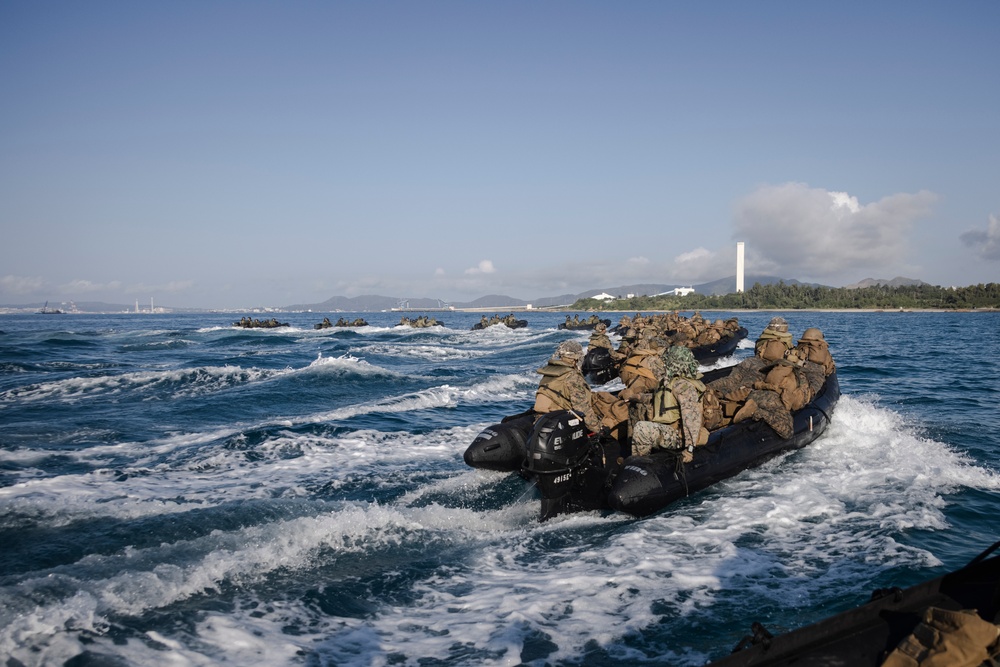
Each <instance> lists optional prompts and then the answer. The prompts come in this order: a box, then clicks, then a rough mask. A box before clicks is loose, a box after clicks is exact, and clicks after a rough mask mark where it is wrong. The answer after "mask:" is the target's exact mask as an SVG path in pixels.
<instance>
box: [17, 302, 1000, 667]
mask: <svg viewBox="0 0 1000 667" xmlns="http://www.w3.org/2000/svg"><path fill="white" fill-rule="evenodd" d="M430 314H432V315H434V316H436V317H438V318H439V319H441V320H443V321H444V323H445V326H442V327H434V328H430V329H411V328H403V327H398V326H396V324H397V323H398V322H399V318H400V313H391V312H390V313H356V314H355V313H333V314H330V315H331V317H332V319H334V320H335V319H336V318H337V317H339V316H345V317H349V318H353V317H357V316H361V317H364V318H366V319H367V320H368V321H369V322H370V324H371V326H366V327H360V328H357V329H326V330H315V329H314V328H313V324H314V323H316V322H319V321H320V320H321V319H322V317H323V316H324V315H327V313H295V314H283V315H279V316H278V317H279V318H280V319H281V320H282V321H287V322H289V323H290V324H291V326H290V327H287V328H280V329H270V330H261V329H258V330H244V329H238V328H234V327H232V326H231V324H232V322H233V320H236V319H239V315H238V314H237V315H233V314H224V313H223V314H203V315H192V314H185V315H150V314H122V315H94V316H88V315H71V314H67V315H36V314H29V315H3V316H0V331H2V333H0V656H2V658H3V660H5V662H4V665H5V666H7V667H16V666H18V665H63V664H66V663H67V661H70V662H69V663H68V664H70V665H74V666H77V667H78V666H81V665H109V666H121V665H172V666H174V665H176V666H187V665H191V666H201V665H239V666H240V667H247V666H254V665H261V666H265V665H266V666H268V667H273V666H275V665H344V666H361V665H365V666H367V665H414V666H417V665H420V666H422V667H432V666H459V665H462V666H464V665H520V664H527V665H537V666H541V665H621V664H647V663H648V664H657V665H664V664H665V665H702V664H705V663H706V662H708V661H710V660H714V659H718V658H721V657H724V656H725V655H727V654H728V653H729V652H730V651H731V649H732V648H733V647H734V646H735V645H736V644H737V643H738V642H739V641H740V639H741V638H742V637H743V636H744V635H746V634H748V633H749V632H750V626H751V623H753V622H754V621H759V622H761V623H762V624H763V625H764V626H765V627H766V628H768V629H769V630H770V631H771V632H773V633H780V632H784V631H788V630H790V629H793V628H797V627H801V626H803V625H805V624H808V623H811V622H813V621H817V620H820V619H822V618H824V617H826V616H828V615H830V614H833V613H835V612H838V611H842V610H844V609H847V608H850V607H853V606H856V605H859V604H862V603H864V602H866V601H867V600H868V599H869V596H870V593H871V591H872V590H874V589H876V588H882V587H887V586H892V585H898V586H908V585H911V584H913V583H916V582H919V581H923V580H926V579H930V578H933V577H936V576H938V575H940V574H942V573H944V572H946V571H948V570H950V569H954V568H956V567H959V566H962V565H964V564H966V563H967V562H968V561H969V560H971V559H972V558H973V557H975V556H976V555H977V554H979V553H980V552H981V551H982V550H984V549H985V548H987V547H988V546H990V545H991V544H993V543H994V542H995V541H997V540H1000V474H998V460H1000V409H998V405H1000V314H998V313H895V312H886V313H818V312H801V311H797V312H787V313H782V314H783V315H784V316H785V317H786V319H788V321H789V323H790V325H791V329H792V332H793V333H794V334H796V336H797V335H798V334H800V333H801V332H802V331H803V330H804V329H805V328H806V327H810V326H818V327H820V328H821V329H822V330H823V331H824V333H825V334H826V337H827V340H828V341H829V342H830V347H831V350H832V352H833V355H834V358H835V360H836V362H837V365H838V371H839V378H840V383H841V387H842V391H843V397H842V398H841V401H840V403H839V405H838V406H837V409H836V412H835V414H834V416H833V421H832V424H831V427H830V428H829V430H828V431H827V432H826V433H825V434H824V435H823V436H822V437H821V438H820V439H819V440H817V441H816V442H815V443H813V444H812V445H810V446H809V447H807V448H805V449H803V450H801V451H797V452H794V453H791V454H788V455H785V456H783V457H781V458H778V459H775V460H773V461H771V462H769V463H767V464H766V465H765V466H763V467H761V468H758V469H755V470H750V471H746V472H744V473H742V474H740V475H739V476H737V477H735V478H732V479H731V480H729V481H727V482H724V483H722V484H719V485H717V486H716V487H713V488H712V489H709V490H707V491H704V492H701V493H698V494H696V495H694V496H692V497H690V498H687V499H685V500H683V501H681V502H679V503H677V504H675V505H673V506H671V507H669V508H668V509H666V510H665V511H663V512H661V513H660V514H657V515H654V516H651V517H647V518H644V519H634V518H630V517H627V516H622V515H619V514H613V513H583V514H576V515H570V516H564V517H559V518H557V519H555V520H552V521H548V522H545V523H539V522H538V521H537V514H538V505H539V503H538V499H537V496H536V495H535V490H534V489H533V488H531V487H530V486H529V485H528V484H527V483H526V482H524V481H523V480H522V479H521V478H519V477H518V476H517V475H513V474H511V475H507V474H501V473H492V472H484V471H477V470H472V469H470V468H468V467H466V466H465V464H464V462H463V459H462V454H463V452H464V451H465V449H466V447H467V446H468V445H469V443H471V442H472V440H473V439H474V438H475V436H476V435H477V434H478V433H479V432H480V430H482V429H483V428H484V427H486V426H488V425H490V424H492V423H495V422H497V421H499V420H500V419H501V418H502V417H504V416H505V415H508V414H512V413H515V412H519V411H521V410H522V409H525V408H526V407H528V405H529V404H530V402H531V401H532V400H533V396H534V390H535V388H536V386H537V377H538V376H537V375H536V374H535V373H534V369H535V368H537V367H539V366H541V365H542V364H543V363H544V361H545V360H546V358H547V357H548V356H549V355H550V354H551V353H552V351H553V350H554V349H555V348H556V346H557V345H558V344H559V342H561V341H563V340H566V339H576V340H579V341H581V342H583V343H585V342H586V339H587V333H586V332H567V331H562V330H559V329H558V328H557V325H558V324H559V323H560V322H562V321H563V320H564V319H565V314H564V313H537V312H530V311H529V312H528V313H527V314H524V315H518V316H519V317H524V318H526V319H527V320H528V323H529V326H528V327H527V328H525V329H516V330H511V329H507V328H506V327H503V326H497V327H491V328H489V329H487V330H484V331H471V330H470V328H471V326H472V325H473V324H475V323H476V322H478V321H479V318H480V315H479V314H473V313H456V312H444V313H439V312H436V313H430ZM499 314H505V313H503V312H500V313H499ZM730 315H734V314H733V313H711V314H709V316H710V317H712V318H713V319H714V318H716V317H723V318H724V317H728V316H730ZM735 315H736V316H737V317H739V319H740V322H741V323H742V324H743V325H744V326H746V327H747V328H748V329H749V330H750V341H752V340H753V339H755V338H756V337H757V335H758V334H759V333H760V332H761V330H762V329H763V327H764V325H765V324H766V323H767V321H768V320H769V319H770V318H771V317H772V316H773V315H774V313H769V312H768V313H765V312H751V313H735ZM607 317H611V318H612V319H613V320H614V321H615V322H617V321H618V317H619V315H618V314H608V315H607ZM744 343H745V344H744V345H743V346H742V347H741V348H740V349H739V350H738V351H737V354H736V355H735V358H731V359H729V360H727V361H726V362H725V363H735V362H736V361H737V360H738V359H740V358H742V357H744V356H749V355H750V354H752V343H751V342H747V341H744ZM619 386H620V385H619ZM606 388H615V386H614V385H613V384H612V385H608V386H606Z"/></svg>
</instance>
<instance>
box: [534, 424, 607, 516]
mask: <svg viewBox="0 0 1000 667" xmlns="http://www.w3.org/2000/svg"><path fill="white" fill-rule="evenodd" d="M620 461H621V458H620V447H619V445H618V442H617V441H616V440H614V439H610V438H600V437H597V436H591V434H589V433H588V432H587V428H586V426H584V424H583V419H582V418H580V417H579V416H577V415H576V414H575V413H573V412H568V411H560V412H550V413H548V414H545V415H542V416H541V417H539V418H538V421H536V422H535V427H534V429H533V430H532V431H531V434H530V435H529V436H528V456H527V458H526V459H525V462H524V466H523V467H522V469H521V473H522V474H523V475H524V476H525V477H528V478H531V479H533V480H534V481H535V484H536V486H537V487H538V490H539V492H540V493H541V496H542V503H541V513H540V515H539V518H540V519H541V520H542V521H545V520H546V519H550V518H552V517H554V516H556V515H558V514H565V513H569V512H580V511H587V510H596V509H604V508H606V507H607V489H606V486H607V484H608V483H609V481H610V479H611V478H612V477H613V475H614V473H615V472H616V471H617V468H618V467H619V465H620Z"/></svg>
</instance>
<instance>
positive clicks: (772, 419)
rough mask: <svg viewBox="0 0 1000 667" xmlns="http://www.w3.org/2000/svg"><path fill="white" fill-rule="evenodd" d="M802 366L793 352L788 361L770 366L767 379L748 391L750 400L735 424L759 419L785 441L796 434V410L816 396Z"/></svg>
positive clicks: (735, 419) (745, 403)
mask: <svg viewBox="0 0 1000 667" xmlns="http://www.w3.org/2000/svg"><path fill="white" fill-rule="evenodd" d="M802 365H803V362H802V360H801V359H799V356H798V354H797V353H796V352H795V351H794V350H792V351H789V353H788V355H787V356H786V357H785V358H784V359H780V360H778V361H776V362H774V363H773V364H771V365H769V366H766V367H765V368H764V369H763V370H764V371H765V375H764V378H763V379H762V380H757V381H755V382H754V383H753V385H752V388H750V390H749V391H748V392H745V393H746V400H745V402H744V404H743V406H742V407H741V408H740V409H739V411H738V412H736V414H735V415H734V416H733V419H732V421H733V423H736V422H741V421H743V420H744V419H755V420H757V421H763V422H765V423H767V425H768V426H770V427H771V428H773V429H774V431H775V433H777V434H778V435H779V436H781V437H782V438H790V437H792V435H793V434H794V433H795V425H794V422H793V419H792V411H794V410H798V409H800V408H802V407H804V406H805V405H806V404H807V403H808V402H809V401H810V400H812V396H813V390H812V389H811V387H810V385H809V380H808V378H807V376H806V373H804V372H803V370H802ZM744 391H745V390H744Z"/></svg>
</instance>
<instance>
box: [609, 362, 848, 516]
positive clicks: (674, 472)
mask: <svg viewBox="0 0 1000 667" xmlns="http://www.w3.org/2000/svg"><path fill="white" fill-rule="evenodd" d="M839 398H840V384H839V383H838V381H837V375H836V373H834V374H832V375H830V377H828V378H827V380H826V383H825V384H824V385H823V389H822V390H821V391H820V393H819V394H817V396H816V397H815V398H814V399H813V400H812V401H811V402H810V403H809V404H808V405H806V406H805V407H804V408H802V409H801V410H798V411H796V412H795V413H794V414H793V419H794V425H795V433H794V434H793V435H792V437H791V438H787V439H785V438H782V437H780V436H779V435H778V434H777V433H775V432H774V429H772V428H771V427H770V426H768V425H767V424H766V423H764V422H762V421H753V420H747V421H743V422H740V423H739V424H734V425H732V426H727V427H726V428H723V429H719V430H718V431H713V432H712V433H711V434H710V435H709V439H708V443H707V444H705V445H702V446H701V447H696V448H695V449H694V452H693V453H692V455H693V457H694V458H693V460H692V461H691V462H690V463H686V464H683V463H680V461H679V455H680V452H672V451H663V452H656V453H654V454H652V455H650V456H632V457H629V458H628V459H626V460H625V462H624V465H623V466H622V469H621V472H619V473H618V475H617V477H616V478H615V481H614V484H613V485H612V487H611V492H610V493H609V495H608V504H609V506H610V507H611V508H612V509H615V510H618V511H621V512H626V513H628V514H631V515H633V516H646V515H649V514H653V513H654V512H658V511H660V510H661V509H663V508H664V507H666V506H667V505H669V504H670V503H672V502H675V501H677V500H680V499H681V498H684V497H686V496H688V495H690V494H692V493H695V492H697V491H700V490H702V489H704V488H707V487H709V486H712V485H713V484H716V483H718V482H720V481H722V480H724V479H728V478H730V477H733V476H734V475H737V474H739V473H740V472H742V471H744V470H746V469H748V468H753V467H756V466H759V465H761V464H762V463H764V462H766V461H768V460H770V459H772V458H774V457H776V456H778V455H779V454H782V453H784V452H787V451H791V450H793V449H801V448H802V447H805V446H806V445H808V444H809V443H811V442H813V441H814V440H816V438H818V437H819V436H820V435H822V434H823V432H824V431H825V430H826V428H827V426H828V425H829V423H830V416H831V415H832V414H833V409H834V407H835V406H836V404H837V400H838V399H839Z"/></svg>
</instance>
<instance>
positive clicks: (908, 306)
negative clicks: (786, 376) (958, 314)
mask: <svg viewBox="0 0 1000 667" xmlns="http://www.w3.org/2000/svg"><path fill="white" fill-rule="evenodd" d="M571 309H572V310H606V309H608V302H607V301H604V300H599V299H593V298H591V299H580V300H579V301H577V302H575V303H574V304H573V305H572V306H571ZM614 309H615V310H636V311H641V310H793V309H803V310H809V309H811V310H855V309H856V310H973V309H991V310H997V309H1000V284H998V283H988V284H985V285H983V284H980V285H973V286H970V287H939V286H935V285H928V284H927V283H918V284H907V285H890V284H887V283H879V282H877V281H874V282H873V284H870V285H869V286H866V287H823V286H811V285H802V284H794V285H793V284H788V283H785V282H778V283H773V284H769V285H762V284H761V283H754V285H753V287H751V288H750V289H748V290H746V291H745V292H734V293H732V294H722V295H704V294H698V293H691V294H686V295H684V296H677V295H657V296H641V297H633V298H631V299H626V300H624V301H623V300H617V299H616V300H615V301H614Z"/></svg>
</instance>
